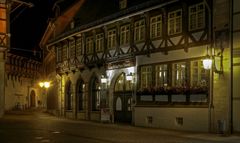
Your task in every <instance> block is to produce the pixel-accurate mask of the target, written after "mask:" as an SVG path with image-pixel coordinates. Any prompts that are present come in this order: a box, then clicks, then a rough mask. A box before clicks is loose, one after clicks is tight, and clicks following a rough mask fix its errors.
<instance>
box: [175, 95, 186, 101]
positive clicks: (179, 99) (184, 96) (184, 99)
mask: <svg viewBox="0 0 240 143" xmlns="http://www.w3.org/2000/svg"><path fill="white" fill-rule="evenodd" d="M172 102H186V95H185V94H172Z"/></svg>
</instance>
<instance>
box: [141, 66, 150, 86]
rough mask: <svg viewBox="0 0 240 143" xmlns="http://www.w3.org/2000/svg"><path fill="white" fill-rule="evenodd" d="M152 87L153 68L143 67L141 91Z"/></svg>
mask: <svg viewBox="0 0 240 143" xmlns="http://www.w3.org/2000/svg"><path fill="white" fill-rule="evenodd" d="M151 86H152V66H142V67H141V86H140V87H141V89H144V88H150V87H151Z"/></svg>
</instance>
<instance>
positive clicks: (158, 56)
mask: <svg viewBox="0 0 240 143" xmlns="http://www.w3.org/2000/svg"><path fill="white" fill-rule="evenodd" d="M207 46H209V45H203V46H198V47H191V48H189V49H188V52H185V51H184V50H183V49H181V50H174V51H169V53H168V54H167V55H165V54H164V53H161V52H158V53H153V54H151V55H150V57H147V56H137V57H136V63H137V65H145V64H151V63H157V62H168V61H174V60H183V59H189V58H198V57H201V56H206V54H207V53H206V51H207Z"/></svg>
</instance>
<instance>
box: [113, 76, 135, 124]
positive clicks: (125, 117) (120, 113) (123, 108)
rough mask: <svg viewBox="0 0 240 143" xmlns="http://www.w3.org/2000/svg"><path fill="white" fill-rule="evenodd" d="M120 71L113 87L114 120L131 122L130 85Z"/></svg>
mask: <svg viewBox="0 0 240 143" xmlns="http://www.w3.org/2000/svg"><path fill="white" fill-rule="evenodd" d="M131 84H132V83H131V81H127V80H126V76H125V73H122V74H121V75H120V76H119V77H118V78H117V80H116V83H115V87H114V121H115V122H120V123H131V122H132V106H131V104H132V85H131Z"/></svg>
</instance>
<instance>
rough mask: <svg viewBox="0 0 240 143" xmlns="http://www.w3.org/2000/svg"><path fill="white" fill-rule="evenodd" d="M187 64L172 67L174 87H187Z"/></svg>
mask: <svg viewBox="0 0 240 143" xmlns="http://www.w3.org/2000/svg"><path fill="white" fill-rule="evenodd" d="M186 76H187V75H186V63H185V62H181V63H174V64H173V66H172V86H174V87H184V86H186V80H187V78H186Z"/></svg>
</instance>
